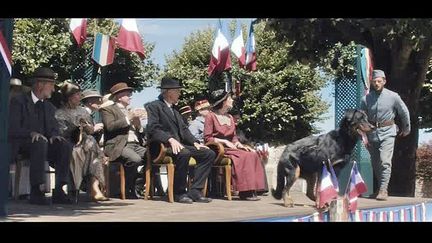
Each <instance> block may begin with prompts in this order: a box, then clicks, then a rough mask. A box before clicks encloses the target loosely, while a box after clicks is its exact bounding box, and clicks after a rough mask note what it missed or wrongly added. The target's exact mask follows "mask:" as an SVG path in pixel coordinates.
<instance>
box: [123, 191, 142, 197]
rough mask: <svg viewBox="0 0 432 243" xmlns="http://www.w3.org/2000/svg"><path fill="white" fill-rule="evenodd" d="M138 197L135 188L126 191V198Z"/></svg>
mask: <svg viewBox="0 0 432 243" xmlns="http://www.w3.org/2000/svg"><path fill="white" fill-rule="evenodd" d="M139 198H140V197H139V196H138V195H137V193H136V192H135V190H133V191H129V192H127V193H126V199H139Z"/></svg>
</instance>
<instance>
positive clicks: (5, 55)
mask: <svg viewBox="0 0 432 243" xmlns="http://www.w3.org/2000/svg"><path fill="white" fill-rule="evenodd" d="M0 54H1V59H2V60H3V62H4V63H5V65H6V67H7V70H8V71H9V76H12V55H11V52H10V50H9V47H8V45H7V41H6V38H5V37H4V36H3V32H2V31H1V30H0Z"/></svg>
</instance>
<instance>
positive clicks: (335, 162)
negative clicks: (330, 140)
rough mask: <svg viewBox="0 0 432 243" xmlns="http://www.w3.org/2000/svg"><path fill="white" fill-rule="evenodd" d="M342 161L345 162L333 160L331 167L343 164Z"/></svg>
mask: <svg viewBox="0 0 432 243" xmlns="http://www.w3.org/2000/svg"><path fill="white" fill-rule="evenodd" d="M344 160H345V159H337V160H335V161H334V162H332V163H331V164H332V166H335V165H337V164H339V163H341V162H343V161H344Z"/></svg>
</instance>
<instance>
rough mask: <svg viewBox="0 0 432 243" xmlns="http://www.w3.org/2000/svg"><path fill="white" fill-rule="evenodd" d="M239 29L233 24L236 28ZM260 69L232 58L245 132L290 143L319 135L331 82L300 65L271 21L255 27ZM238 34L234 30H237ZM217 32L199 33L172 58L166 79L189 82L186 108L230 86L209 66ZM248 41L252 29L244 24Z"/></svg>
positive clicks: (189, 39) (171, 56) (254, 136)
mask: <svg viewBox="0 0 432 243" xmlns="http://www.w3.org/2000/svg"><path fill="white" fill-rule="evenodd" d="M231 26H233V25H231ZM254 27H255V39H256V43H257V44H256V51H257V56H258V71H257V72H247V71H245V70H244V69H240V68H239V66H238V64H237V58H236V57H235V56H234V55H232V56H231V60H232V63H233V68H232V70H231V73H232V77H233V80H234V81H235V80H240V82H241V86H242V92H243V93H242V95H241V99H242V101H243V103H244V107H243V116H242V119H241V120H240V128H242V129H243V130H244V131H245V132H246V134H247V135H249V136H250V137H252V138H253V139H254V140H262V141H271V142H289V141H292V140H294V139H298V138H301V137H304V136H306V135H309V134H310V133H311V132H313V131H315V128H314V127H313V125H312V124H313V123H314V122H316V121H319V120H320V118H319V117H320V115H322V114H323V113H324V112H325V110H326V109H327V107H328V105H327V104H326V103H324V102H323V101H322V100H321V99H320V97H319V96H318V91H319V90H320V89H321V88H322V87H323V86H324V84H325V81H324V78H323V76H322V75H320V72H319V71H318V70H317V69H314V68H311V66H309V65H304V64H301V63H299V62H297V61H295V60H294V59H293V58H292V57H291V55H290V53H289V50H290V48H291V45H292V44H291V43H290V42H288V41H282V42H279V41H277V39H276V35H275V32H274V31H272V30H265V29H264V27H265V23H259V24H256V25H255V26H254ZM232 31H233V30H232ZM213 33H214V30H213V29H206V30H201V31H197V32H195V33H193V34H191V35H190V36H189V37H187V38H186V39H185V44H184V46H183V48H182V50H180V51H179V52H173V54H172V55H170V56H169V57H168V58H167V68H166V70H165V72H164V74H165V75H167V76H171V77H175V78H177V79H179V80H181V81H182V82H183V85H184V86H185V88H184V89H183V92H182V97H181V98H182V101H181V103H182V104H189V105H192V104H193V101H194V100H195V99H197V98H200V97H202V96H204V95H207V94H208V93H209V91H213V90H215V89H218V88H223V87H224V86H225V81H224V80H226V75H225V74H221V75H218V76H215V77H212V78H211V79H209V77H208V74H207V68H208V64H209V60H210V51H211V47H212V44H213ZM243 33H245V35H244V37H245V38H244V39H246V34H247V31H246V27H245V26H243Z"/></svg>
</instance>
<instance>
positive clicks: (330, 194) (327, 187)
mask: <svg viewBox="0 0 432 243" xmlns="http://www.w3.org/2000/svg"><path fill="white" fill-rule="evenodd" d="M318 193H319V203H318V207H319V208H322V207H324V205H325V204H326V203H329V202H331V201H332V200H333V199H335V198H337V196H338V192H337V191H336V189H335V186H334V185H333V182H332V178H331V175H330V173H329V172H328V170H327V166H325V165H324V164H323V169H322V174H321V183H320V185H319V189H318Z"/></svg>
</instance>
